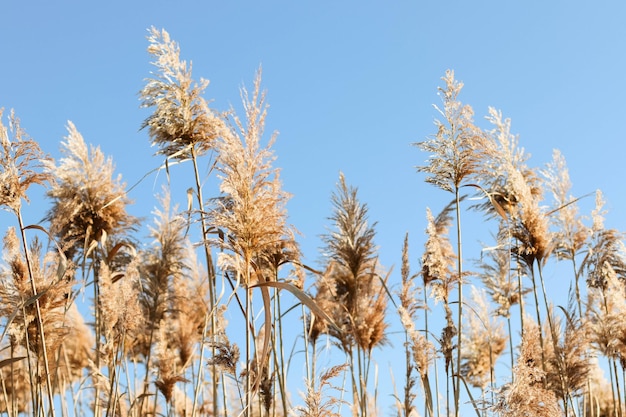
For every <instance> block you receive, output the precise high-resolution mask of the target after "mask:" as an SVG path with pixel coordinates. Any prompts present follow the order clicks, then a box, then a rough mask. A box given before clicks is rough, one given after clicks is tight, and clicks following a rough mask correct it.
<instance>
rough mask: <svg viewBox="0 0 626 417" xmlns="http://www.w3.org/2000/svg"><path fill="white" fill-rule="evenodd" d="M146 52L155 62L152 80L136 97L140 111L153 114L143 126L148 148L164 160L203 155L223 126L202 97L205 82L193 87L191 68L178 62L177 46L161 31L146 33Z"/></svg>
mask: <svg viewBox="0 0 626 417" xmlns="http://www.w3.org/2000/svg"><path fill="white" fill-rule="evenodd" d="M148 41H149V42H150V45H149V47H148V52H149V53H150V54H151V55H152V56H153V57H154V58H155V61H153V62H152V64H153V65H154V66H155V67H156V69H157V74H155V75H154V78H150V79H148V80H147V82H146V85H145V87H144V88H143V89H142V90H141V91H140V93H139V95H140V97H141V100H142V107H153V108H154V113H153V114H152V115H151V116H149V117H148V118H147V119H146V120H145V121H144V123H143V125H142V128H143V127H148V130H149V134H150V137H151V138H152V144H153V145H156V146H158V147H159V153H161V154H163V155H165V156H166V157H168V158H174V159H179V160H180V159H185V158H188V157H189V156H190V155H191V152H199V153H204V152H207V151H209V150H211V149H213V148H214V147H215V143H216V141H217V139H218V137H220V136H221V135H222V133H223V130H224V122H223V120H222V118H221V117H220V116H219V115H216V114H215V112H214V111H213V110H211V109H210V108H209V106H208V104H207V102H206V100H205V99H204V98H203V97H202V94H203V92H204V90H205V88H206V87H207V86H208V84H209V82H208V81H207V80H200V82H199V83H195V82H194V81H193V79H192V76H191V64H190V65H189V67H187V63H186V62H185V61H182V60H181V59H180V48H179V46H178V44H177V43H176V42H174V41H172V40H171V39H170V36H169V34H168V33H167V32H166V31H165V30H161V31H159V30H157V29H156V28H154V27H152V28H150V30H149V36H148Z"/></svg>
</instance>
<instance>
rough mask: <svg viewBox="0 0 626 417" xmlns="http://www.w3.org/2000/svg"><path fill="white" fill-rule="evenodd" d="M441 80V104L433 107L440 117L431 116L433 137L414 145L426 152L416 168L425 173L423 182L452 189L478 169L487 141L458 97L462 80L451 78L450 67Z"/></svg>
mask: <svg viewBox="0 0 626 417" xmlns="http://www.w3.org/2000/svg"><path fill="white" fill-rule="evenodd" d="M442 80H443V82H444V83H445V87H439V95H440V96H441V101H442V102H443V108H439V107H437V106H435V108H436V109H437V111H438V112H439V113H440V114H441V116H442V118H443V121H441V120H435V126H436V127H437V133H436V134H435V136H434V137H432V138H430V139H428V140H427V141H425V142H418V143H415V144H414V145H416V146H418V147H419V148H420V149H421V150H422V151H424V152H428V153H429V154H430V157H429V159H428V165H425V166H420V167H418V171H420V172H425V173H427V174H429V176H428V177H426V182H428V183H430V184H433V185H435V186H437V187H439V188H441V189H443V190H446V191H450V192H454V191H455V190H458V188H459V187H460V186H461V183H462V182H463V180H464V179H465V178H467V177H469V176H470V175H472V174H474V173H476V172H477V171H478V169H479V166H480V162H481V160H482V158H483V153H484V151H485V146H486V145H487V142H486V140H485V137H484V135H483V133H482V132H481V130H480V129H478V128H477V127H476V126H475V125H474V122H473V116H474V111H473V110H472V108H471V107H470V106H469V105H467V104H462V103H461V102H460V101H459V99H458V96H459V93H460V92H461V89H462V88H463V83H462V82H460V81H457V80H456V79H455V78H454V71H452V70H447V71H446V74H445V76H444V77H443V78H442Z"/></svg>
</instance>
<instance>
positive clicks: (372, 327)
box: [316, 173, 387, 416]
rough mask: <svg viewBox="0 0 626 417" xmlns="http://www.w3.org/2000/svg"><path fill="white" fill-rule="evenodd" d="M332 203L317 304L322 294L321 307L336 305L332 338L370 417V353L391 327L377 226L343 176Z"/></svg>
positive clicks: (357, 400)
mask: <svg viewBox="0 0 626 417" xmlns="http://www.w3.org/2000/svg"><path fill="white" fill-rule="evenodd" d="M331 202H332V204H333V215H332V216H331V217H330V220H331V221H332V222H333V226H334V227H333V230H332V231H331V233H330V234H325V235H323V236H322V240H323V242H324V243H325V247H324V249H323V252H324V253H325V254H326V257H327V274H326V278H325V282H322V283H320V284H318V288H323V290H322V291H323V292H322V293H321V294H318V296H317V297H316V300H319V299H320V298H321V297H320V296H321V295H322V294H324V295H326V296H328V297H329V299H328V300H327V302H322V304H323V305H327V306H331V310H330V311H326V313H327V314H329V315H330V317H331V318H332V319H333V321H334V323H336V324H337V326H338V328H332V329H331V331H330V334H331V335H333V336H335V337H336V338H337V341H338V342H339V344H340V347H341V349H342V350H343V351H344V352H345V353H346V355H347V356H348V358H349V359H350V367H351V371H352V377H353V380H352V384H353V395H354V406H355V408H357V409H358V410H359V413H360V415H362V416H365V415H367V380H368V373H369V372H368V369H369V363H370V361H371V353H372V349H373V348H375V347H377V346H381V345H383V344H384V343H385V342H386V333H385V331H386V328H387V323H386V322H385V312H386V294H385V292H384V283H383V281H382V278H381V276H380V267H379V266H378V259H377V256H376V250H377V248H376V246H375V244H374V238H375V235H376V232H375V226H376V223H373V224H372V225H370V224H369V222H368V207H367V205H366V204H364V203H361V202H360V201H359V198H358V190H357V188H355V187H352V186H349V185H348V184H347V183H346V180H345V177H344V175H343V173H340V175H339V182H338V183H337V190H336V191H335V192H334V193H333V194H332V195H331ZM324 286H327V288H324ZM355 356H356V357H355Z"/></svg>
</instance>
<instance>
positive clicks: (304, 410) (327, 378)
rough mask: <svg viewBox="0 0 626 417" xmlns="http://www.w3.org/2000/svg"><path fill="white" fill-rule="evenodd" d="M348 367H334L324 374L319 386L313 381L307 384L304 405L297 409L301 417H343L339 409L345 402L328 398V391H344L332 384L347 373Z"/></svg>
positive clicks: (335, 398)
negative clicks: (334, 379) (335, 379)
mask: <svg viewBox="0 0 626 417" xmlns="http://www.w3.org/2000/svg"><path fill="white" fill-rule="evenodd" d="M347 367H348V365H338V366H334V367H332V368H330V369H328V370H327V371H325V372H323V373H322V375H320V378H319V385H317V387H316V385H315V383H314V382H313V381H308V382H307V392H306V395H303V397H304V405H302V406H298V407H296V409H295V411H296V412H297V413H298V414H297V415H298V416H299V417H341V414H340V413H339V408H340V407H341V405H342V404H344V403H345V402H344V401H341V400H338V399H337V397H333V396H328V397H327V395H328V394H327V391H328V390H336V391H342V389H341V388H339V387H336V386H335V385H333V384H332V379H333V378H336V377H338V376H339V375H341V374H342V373H343V372H345V370H346V368H347Z"/></svg>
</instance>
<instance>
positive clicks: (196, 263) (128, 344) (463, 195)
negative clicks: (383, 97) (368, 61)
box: [0, 28, 626, 417]
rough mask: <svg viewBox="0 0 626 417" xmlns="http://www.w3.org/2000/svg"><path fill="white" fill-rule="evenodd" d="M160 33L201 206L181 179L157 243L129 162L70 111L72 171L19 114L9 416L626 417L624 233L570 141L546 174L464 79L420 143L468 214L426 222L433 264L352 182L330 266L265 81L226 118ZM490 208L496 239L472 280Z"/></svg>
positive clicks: (169, 138)
mask: <svg viewBox="0 0 626 417" xmlns="http://www.w3.org/2000/svg"><path fill="white" fill-rule="evenodd" d="M148 41H149V47H148V52H149V53H150V55H151V56H152V58H153V62H152V63H153V65H154V67H155V71H154V72H153V73H151V76H150V77H149V78H148V79H147V80H146V84H145V86H144V87H143V89H142V90H141V91H140V97H141V100H142V106H143V107H145V108H148V109H150V110H151V111H152V113H151V115H150V116H149V117H148V118H147V119H146V120H145V121H144V122H143V125H142V126H143V128H145V129H146V130H147V132H148V135H149V137H150V139H151V141H152V144H153V145H154V146H156V147H157V148H158V152H157V157H159V158H161V160H162V164H161V165H160V167H159V170H162V171H165V172H166V173H167V179H168V184H169V183H170V182H169V181H170V167H171V166H173V165H174V164H186V166H189V167H190V168H191V169H190V173H191V175H190V177H189V180H190V182H189V189H188V191H187V200H186V201H184V209H179V206H178V205H177V204H176V203H175V202H173V201H171V200H172V199H171V195H170V188H169V187H168V186H164V188H163V192H162V193H161V194H160V196H159V198H158V202H159V208H157V209H155V211H154V212H153V217H154V221H153V223H152V225H151V226H149V227H148V230H149V240H150V241H149V243H148V244H143V245H141V244H140V242H141V238H139V237H137V234H138V230H140V226H141V222H140V220H139V219H138V218H135V217H133V216H131V215H130V214H129V213H128V211H127V208H128V205H129V204H131V201H130V199H129V197H128V189H127V187H126V185H125V184H124V183H123V182H122V179H121V177H120V176H115V174H114V166H113V162H112V160H111V159H110V158H107V157H105V156H104V155H103V153H102V151H101V150H100V149H99V148H98V147H94V146H89V145H87V144H86V143H85V141H84V139H83V137H82V136H81V134H80V133H79V131H78V130H77V128H76V127H75V126H74V125H73V124H72V123H71V122H70V123H69V124H68V127H67V130H68V134H67V136H66V138H65V139H64V141H63V142H62V148H61V152H62V155H63V157H62V158H61V159H60V160H59V161H54V160H52V159H51V158H49V157H47V156H46V155H45V154H44V153H43V152H42V150H41V149H40V147H39V145H38V143H37V142H36V141H35V140H33V139H31V138H30V137H29V136H28V135H27V134H26V132H25V131H24V130H23V129H22V127H21V126H20V122H19V120H18V118H17V117H16V116H15V115H14V114H13V113H11V114H10V115H9V117H8V123H7V124H6V125H5V123H4V122H3V120H2V114H0V141H1V145H2V148H1V151H0V206H2V207H3V208H4V209H6V210H7V211H8V212H9V213H10V217H11V218H13V219H14V224H13V225H8V226H7V227H6V230H4V231H3V233H4V239H3V261H2V263H1V269H0V320H1V321H0V330H1V333H0V381H1V386H0V413H2V414H3V415H8V416H18V415H33V416H55V415H61V416H69V415H76V416H78V415H98V416H101V415H105V416H144V415H165V416H233V417H235V416H288V415H297V416H303V417H304V416H306V417H323V416H324V417H325V416H345V415H353V416H359V417H365V416H377V415H397V416H402V417H404V416H407V417H408V416H419V415H421V416H426V417H434V416H444V415H445V416H450V415H455V416H459V415H464V416H465V415H473V414H476V415H477V416H479V417H481V416H490V415H497V416H561V415H565V416H581V417H583V416H584V417H601V416H623V415H625V414H626V379H625V376H626V321H625V320H624V319H623V317H624V314H626V293H625V287H624V285H625V279H626V261H625V260H626V258H625V257H624V255H625V253H624V246H623V236H622V234H621V233H620V232H618V231H616V230H613V229H606V228H605V227H604V224H603V216H604V211H603V203H604V202H603V200H602V195H601V194H600V193H599V192H598V193H597V195H596V207H595V209H594V210H593V211H592V213H591V216H590V217H586V216H583V215H581V214H580V213H579V208H578V203H579V202H580V197H579V198H576V197H574V196H572V195H571V184H570V181H569V176H568V172H567V167H566V164H565V160H564V158H563V156H562V155H561V154H560V153H559V152H558V151H555V152H554V155H553V161H552V162H551V163H549V164H548V165H547V166H546V167H545V168H544V169H535V168H532V167H530V166H528V165H527V163H528V155H527V154H525V153H524V150H523V149H522V148H520V147H519V145H518V140H517V137H516V136H514V135H513V134H511V132H510V120H508V119H504V118H503V116H502V114H501V113H500V112H499V111H496V110H494V109H490V110H489V115H488V117H487V121H488V123H489V127H488V128H487V129H482V128H479V127H478V126H477V125H476V124H475V122H474V115H473V111H472V108H471V107H470V106H468V105H465V104H462V103H461V102H460V101H459V98H458V96H459V93H460V91H461V89H462V86H463V85H462V83H460V82H459V81H457V80H456V79H455V78H454V73H453V72H452V71H447V72H446V74H445V76H444V77H443V78H442V81H443V86H442V87H440V89H439V92H440V96H441V101H442V104H441V105H440V106H436V109H437V111H438V112H439V116H438V120H437V121H436V126H435V127H436V133H435V134H433V135H432V136H429V137H428V138H427V140H425V141H423V142H418V143H415V144H414V145H416V146H417V147H419V148H420V149H421V150H422V151H424V152H425V153H427V154H428V157H427V159H426V162H425V164H424V165H421V166H419V167H418V171H419V172H422V173H425V174H426V182H427V183H429V184H432V185H434V186H435V187H436V188H439V189H441V190H442V191H443V192H448V193H449V195H450V200H451V201H450V203H449V204H448V205H446V206H445V207H443V209H442V210H441V211H440V212H439V213H438V214H433V212H431V210H430V209H427V210H426V227H425V231H426V238H425V245H424V250H423V253H422V255H421V257H419V258H418V259H417V262H418V264H419V268H418V270H417V271H416V272H413V271H411V268H410V260H411V257H410V256H409V236H408V234H407V235H406V236H405V237H404V244H403V245H401V242H399V247H400V246H402V251H401V253H399V254H398V255H399V256H398V258H399V262H400V263H401V268H400V274H399V275H400V276H399V277H396V276H395V275H394V274H392V272H391V268H389V270H386V269H385V268H384V267H383V266H382V265H380V264H379V261H378V251H379V249H378V247H377V246H376V244H375V237H376V230H375V229H376V223H375V222H370V220H369V216H368V207H367V205H366V204H364V203H362V202H361V201H360V200H359V197H358V190H357V188H355V187H353V186H351V185H349V184H348V183H347V181H346V179H345V178H344V176H343V175H340V177H339V180H338V183H337V188H336V190H335V191H334V192H333V193H332V195H331V198H330V200H331V214H330V216H329V222H330V224H329V227H328V233H327V234H324V235H322V239H321V241H322V242H323V245H324V246H323V247H322V248H321V249H322V253H323V255H324V256H323V258H322V260H321V265H320V266H319V267H312V266H310V265H307V264H306V263H305V262H303V256H302V254H301V253H300V249H299V246H298V244H297V241H296V237H297V230H296V229H295V227H293V226H292V225H290V224H289V223H288V216H287V211H286V204H287V202H288V200H289V198H290V195H289V194H288V193H286V192H285V191H283V190H282V185H281V181H280V176H279V170H278V169H277V168H275V167H273V165H272V164H273V162H274V160H275V157H274V154H273V151H272V149H271V147H272V144H273V142H274V139H275V135H272V136H271V137H270V139H269V140H265V139H264V126H265V118H266V114H267V104H266V102H265V93H264V91H263V90H262V89H261V74H260V71H259V72H258V73H257V76H256V78H255V81H254V87H253V89H252V91H251V92H249V91H248V90H246V89H245V88H242V90H241V98H242V108H243V115H241V116H239V115H237V112H236V111H235V110H234V109H230V110H227V111H217V110H215V109H213V108H211V107H210V106H209V104H208V101H207V100H206V99H205V98H204V91H205V88H206V87H207V85H208V81H206V80H200V81H194V79H193V78H192V68H191V64H188V63H187V62H185V61H183V60H182V59H181V58H180V50H179V46H178V45H177V43H176V42H174V41H172V40H171V39H170V37H169V35H168V33H167V32H166V31H165V30H157V29H155V28H151V29H150V31H149V37H148ZM177 172H178V171H177ZM204 172H207V173H208V174H203V173H204ZM213 173H214V174H215V175H214V176H213V177H212V176H211V174H213ZM212 179H214V180H215V183H216V184H219V188H216V190H218V192H217V193H215V194H216V195H213V196H211V197H206V196H205V195H204V194H205V193H203V191H205V192H206V188H205V187H206V185H205V184H206V183H207V182H210V180H212ZM182 180H183V181H184V179H182ZM179 181H181V179H179ZM31 185H40V186H44V187H45V190H46V191H45V193H46V194H45V195H46V198H47V199H48V201H49V202H50V208H49V209H48V210H47V212H46V213H45V214H43V218H44V220H43V221H42V222H41V224H28V223H25V221H24V219H23V216H22V205H23V203H24V202H25V201H28V193H29V188H30V186H31ZM468 197H470V198H468ZM468 211H474V212H478V213H482V214H483V215H484V223H485V225H486V226H489V227H493V231H494V235H495V239H494V240H495V241H494V242H492V244H490V245H487V247H485V248H482V249H481V250H479V252H480V254H479V255H478V256H477V257H478V258H479V260H477V261H475V262H473V263H472V266H471V267H466V265H465V264H464V261H465V260H466V259H468V258H467V257H466V256H465V255H463V252H462V250H463V241H462V238H461V231H462V230H463V228H462V227H461V218H462V214H466V213H468ZM587 222H589V223H590V224H587ZM453 225H454V227H453ZM450 235H452V238H451V237H450ZM144 241H145V238H144ZM472 244H473V245H474V243H473V242H472ZM399 252H400V251H399ZM470 259H471V258H470ZM568 263H569V265H570V266H569V267H566V268H562V267H561V269H559V271H561V270H563V271H565V272H560V274H562V275H563V277H559V278H558V279H559V280H561V281H562V282H561V283H560V284H559V286H560V287H561V288H566V287H568V288H569V289H570V291H569V295H568V297H567V298H565V299H563V300H559V302H560V303H561V304H554V301H553V300H552V299H551V298H550V297H548V291H547V290H546V283H545V281H544V270H545V268H546V267H548V266H552V265H556V264H558V265H562V264H568ZM466 296H467V297H469V298H466ZM226 318H229V320H230V321H231V323H230V324H229V323H227V321H226ZM394 326H395V327H396V328H397V329H400V331H399V332H395V333H394V332H391V331H390V329H391V328H393V327H394ZM294 328H299V329H300V330H298V331H294ZM505 329H506V330H505ZM399 334H400V335H401V336H398V335H399ZM386 351H387V352H389V351H393V352H403V353H404V358H405V359H404V361H402V362H398V363H400V364H401V366H402V367H403V368H402V369H393V370H392V373H393V381H394V384H393V385H394V387H393V392H380V391H381V387H379V382H378V365H379V362H377V361H376V355H377V354H378V353H384V352H386ZM330 353H332V354H330ZM302 358H304V359H303V360H302ZM296 359H297V362H299V363H300V364H303V365H301V366H296V365H294V364H293V363H292V362H296ZM398 363H396V365H397V364H398ZM607 372H608V377H606V376H605V374H606V373H607ZM294 374H295V375H294ZM302 384H304V385H302ZM383 395H384V396H385V397H384V398H381V397H382V396H383ZM390 398H392V399H393V401H391V402H392V403H393V405H390V406H388V408H386V409H381V405H380V403H381V399H383V400H385V401H387V402H389V401H388V400H389V399H390Z"/></svg>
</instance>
